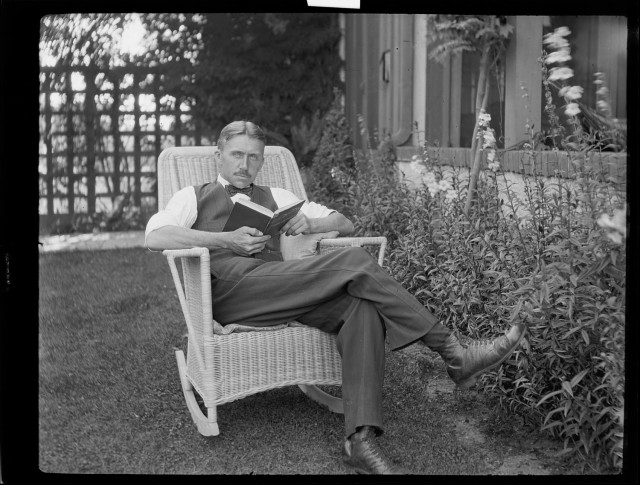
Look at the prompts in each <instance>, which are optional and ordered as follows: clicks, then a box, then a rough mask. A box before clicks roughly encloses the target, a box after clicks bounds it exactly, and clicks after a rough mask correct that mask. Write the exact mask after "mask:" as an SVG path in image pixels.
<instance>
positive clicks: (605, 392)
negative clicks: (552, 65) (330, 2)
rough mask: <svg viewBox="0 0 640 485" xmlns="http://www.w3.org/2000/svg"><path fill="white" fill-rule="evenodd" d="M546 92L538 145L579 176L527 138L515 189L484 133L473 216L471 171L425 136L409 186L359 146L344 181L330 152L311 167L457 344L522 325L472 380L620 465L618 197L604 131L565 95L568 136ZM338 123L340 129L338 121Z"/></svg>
mask: <svg viewBox="0 0 640 485" xmlns="http://www.w3.org/2000/svg"><path fill="white" fill-rule="evenodd" d="M565 72H566V71H565ZM545 75H546V76H547V77H551V76H552V75H553V69H551V70H550V71H545ZM565 80H566V79H565ZM545 88H546V89H547V90H548V89H551V86H550V83H546V84H545ZM564 92H565V93H569V94H571V93H573V94H574V95H575V93H576V92H579V90H575V89H574V90H569V89H567V90H564ZM551 99H552V98H551V96H548V97H547V107H546V111H547V113H548V114H549V115H550V118H552V119H551V122H552V123H551V124H552V130H551V132H550V134H549V140H547V142H548V143H549V145H550V146H552V147H553V148H552V149H554V150H558V151H559V150H563V151H565V152H566V154H567V156H568V157H569V159H570V161H571V165H572V168H573V172H574V173H575V177H573V178H571V179H569V178H563V174H560V173H556V175H557V176H556V177H553V178H547V177H544V176H542V167H540V165H541V164H540V162H539V160H538V153H537V152H536V151H534V150H533V149H532V147H533V146H534V140H533V139H531V140H529V143H525V144H524V146H525V150H528V151H526V152H525V153H524V155H523V157H522V160H521V168H522V170H521V175H522V179H523V182H522V185H523V191H521V193H517V192H516V191H515V190H513V187H512V186H510V184H509V182H508V179H507V177H506V176H505V174H504V173H503V172H502V171H501V168H500V166H501V165H500V161H501V154H500V153H498V152H497V151H495V146H491V143H488V144H487V143H483V145H482V146H483V150H485V151H492V152H493V157H492V158H491V160H490V163H489V165H488V170H483V171H482V172H481V174H480V177H479V180H478V186H477V194H476V198H475V201H474V204H473V206H472V208H471V211H470V212H469V213H465V210H464V205H465V204H464V202H465V198H466V192H467V183H468V178H467V177H468V175H466V171H463V170H462V169H456V168H453V169H452V168H450V167H448V165H449V164H447V161H446V160H440V158H439V155H438V154H437V153H436V155H435V156H433V155H432V157H431V158H430V157H429V156H428V155H427V150H426V146H425V150H424V153H423V155H422V156H420V157H414V161H413V164H414V168H415V169H417V170H419V171H422V176H423V183H422V184H421V185H420V186H419V187H417V188H415V189H410V188H409V187H408V185H407V184H406V183H404V181H403V179H402V177H401V176H400V177H399V176H398V174H397V173H395V172H394V169H393V168H392V167H390V166H389V165H385V164H384V162H383V161H382V160H381V159H380V158H379V157H376V156H375V154H374V152H372V151H371V150H369V148H368V147H364V149H363V150H362V151H360V152H353V153H354V160H355V165H356V167H357V170H355V171H353V172H348V173H349V176H348V177H344V178H336V177H331V168H332V167H336V166H337V167H340V168H341V169H342V166H341V165H339V164H340V163H341V159H340V158H339V155H338V154H336V153H334V154H332V155H333V157H334V158H322V159H318V160H316V161H314V163H316V162H318V163H319V165H318V167H319V166H321V165H320V164H322V163H325V164H326V165H325V168H323V169H322V173H324V176H325V177H327V180H329V181H330V182H331V184H333V185H329V184H326V185H324V186H323V189H326V192H325V195H327V196H328V198H325V199H324V201H325V202H326V203H328V204H333V200H332V199H331V198H330V197H331V195H332V194H339V196H340V205H341V206H342V207H346V208H347V209H348V210H347V211H346V212H347V213H349V214H350V215H351V217H352V219H353V220H354V223H355V226H356V231H357V234H358V235H365V236H369V235H385V236H387V237H388V238H389V240H390V244H389V251H388V253H387V254H388V257H387V267H388V270H389V271H390V272H391V273H392V275H393V276H394V277H395V278H396V279H397V280H398V281H399V282H400V283H401V284H403V286H404V287H405V288H407V289H408V290H409V291H410V292H411V293H413V294H414V295H415V296H416V298H418V299H419V300H420V301H421V302H422V303H423V304H424V305H425V306H426V307H427V308H429V309H430V310H431V311H432V312H433V313H434V314H435V315H436V316H437V317H438V318H439V319H440V321H441V322H443V324H445V325H447V326H449V327H450V328H452V329H453V330H454V331H455V332H456V333H457V334H458V335H459V336H460V338H461V339H462V340H463V341H464V340H465V339H467V338H474V339H482V338H494V337H495V336H496V335H498V334H500V333H502V332H503V331H506V330H507V329H508V328H509V326H510V325H511V324H512V323H513V322H515V321H522V322H524V323H525V324H526V325H527V327H528V332H527V335H526V337H525V339H524V340H523V344H522V345H521V346H520V348H519V349H518V350H516V351H515V352H514V354H513V355H512V356H511V357H510V358H509V359H508V360H507V362H506V363H505V365H503V366H500V367H499V368H498V369H496V370H494V371H492V372H489V373H487V374H485V375H484V376H483V377H482V379H481V381H480V384H479V386H480V387H481V388H482V390H483V391H484V392H486V393H488V394H489V395H491V396H493V397H495V398H496V402H497V403H498V404H499V405H501V406H502V407H504V408H505V409H508V410H510V411H511V412H514V413H517V414H519V415H521V416H522V417H524V418H525V420H526V421H527V422H528V423H530V424H531V425H533V426H536V427H538V428H541V429H544V430H547V431H548V432H549V433H550V434H552V435H553V436H554V437H556V438H559V439H561V440H562V441H563V442H564V451H563V453H564V454H566V456H567V457H568V458H569V457H573V458H582V463H583V464H584V466H589V467H591V468H593V469H594V470H596V471H600V472H602V471H614V472H616V471H620V470H621V468H622V439H623V414H624V384H625V378H624V364H625V353H624V342H625V332H624V325H625V296H626V294H625V293H626V292H625V288H626V271H625V268H626V210H627V208H626V207H627V206H626V194H625V192H624V190H623V188H622V187H620V184H619V183H618V182H617V181H616V180H614V179H612V178H611V177H610V176H609V175H608V172H607V170H606V169H605V167H602V166H600V165H599V164H598V162H595V161H594V160H596V159H594V158H593V157H592V156H591V154H592V152H594V151H597V150H600V149H601V147H602V144H595V145H594V140H598V139H602V136H600V135H598V134H597V133H596V134H595V135H594V133H593V132H590V133H585V132H583V131H582V130H581V127H580V124H579V123H578V121H577V120H576V119H575V114H576V111H575V110H576V107H575V106H572V104H575V103H574V101H575V99H571V98H567V97H566V96H565V99H566V100H567V105H566V112H565V113H566V114H567V115H568V116H569V119H570V122H571V123H570V125H569V128H572V130H571V131H570V132H568V133H567V130H566V129H565V127H563V126H560V124H559V118H558V117H557V116H556V117H555V119H554V118H553V116H551V115H552V114H553V115H555V112H556V108H555V106H553V105H552V104H551ZM336 109H338V107H337V106H336ZM332 116H334V117H335V119H339V116H338V115H337V114H336V113H334V114H333V115H332ZM489 122H490V119H489V118H487V123H486V124H485V125H484V126H483V129H482V130H480V132H479V137H482V138H483V140H484V141H485V142H486V141H487V140H489V141H491V140H492V139H493V140H495V138H494V137H493V135H492V132H491V131H490V127H489ZM340 127H341V133H342V132H344V131H343V130H345V128H344V125H343V123H342V121H341V122H340ZM321 145H322V143H321ZM327 149H328V148H327V146H326V145H325V148H324V150H325V153H329V152H328V151H326V150H327ZM329 160H330V161H329ZM525 165H527V166H529V167H531V168H532V170H533V171H532V173H530V174H529V172H526V173H525V170H524V169H525ZM327 174H328V175H327ZM564 175H566V174H564Z"/></svg>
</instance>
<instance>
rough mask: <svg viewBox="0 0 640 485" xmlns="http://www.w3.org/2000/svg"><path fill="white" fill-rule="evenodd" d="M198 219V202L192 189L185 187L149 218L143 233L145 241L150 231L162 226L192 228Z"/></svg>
mask: <svg viewBox="0 0 640 485" xmlns="http://www.w3.org/2000/svg"><path fill="white" fill-rule="evenodd" d="M197 217H198V201H197V200H196V192H195V190H194V188H193V187H185V188H183V189H180V190H179V191H178V192H176V193H175V194H173V196H172V197H171V199H169V202H168V203H167V207H165V208H164V210H161V211H158V212H157V213H156V214H154V215H153V216H151V218H150V219H149V222H147V228H146V230H145V232H144V235H145V239H146V237H147V236H148V235H149V233H150V232H151V231H155V230H156V229H158V228H160V227H163V226H180V227H186V228H189V227H191V226H193V224H194V222H196V219H197Z"/></svg>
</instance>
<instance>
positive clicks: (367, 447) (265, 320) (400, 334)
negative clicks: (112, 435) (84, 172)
mask: <svg viewBox="0 0 640 485" xmlns="http://www.w3.org/2000/svg"><path fill="white" fill-rule="evenodd" d="M265 144H266V138H265V135H264V133H263V131H262V130H261V128H260V127H259V126H257V125H256V124H254V123H251V122H248V121H235V122H233V123H230V124H229V125H227V126H226V127H225V128H224V129H223V130H222V131H221V133H220V137H219V139H218V149H219V151H218V152H217V153H216V156H218V157H219V158H220V161H221V167H222V168H221V173H220V174H219V175H218V179H217V181H215V182H212V183H209V184H204V185H201V186H197V187H193V186H192V187H186V188H183V189H182V190H180V191H178V192H177V193H176V194H175V195H174V196H173V197H172V198H171V200H170V201H169V203H168V204H167V207H166V209H165V210H163V211H160V212H158V213H157V214H156V215H154V216H153V217H152V218H151V219H150V220H149V223H148V225H147V231H146V234H147V236H146V245H147V247H148V248H150V249H154V250H164V249H185V248H192V247H206V248H209V250H210V252H211V272H212V301H213V302H214V315H213V317H214V318H215V319H216V320H217V321H218V322H219V323H221V324H223V325H225V324H231V323H243V324H245V325H253V326H266V325H277V324H281V323H286V322H289V321H292V320H297V321H299V322H301V323H303V324H306V325H310V326H313V327H316V328H319V329H321V330H323V331H325V332H330V333H334V334H337V346H338V351H339V353H340V355H341V356H342V399H343V403H344V416H345V428H346V434H345V436H346V438H345V442H344V446H343V455H344V461H345V463H346V464H347V465H348V466H350V467H351V468H353V469H354V470H355V471H357V472H359V473H370V474H397V473H404V472H403V470H402V469H401V468H400V467H399V466H397V465H395V464H393V463H392V462H391V461H390V460H389V459H388V458H387V457H386V456H385V455H384V453H383V451H382V450H381V448H380V447H379V445H378V444H377V443H376V440H375V437H376V436H378V435H380V434H381V433H382V429H383V425H382V385H383V377H384V360H385V353H384V352H385V337H386V338H387V339H388V341H389V345H390V347H391V348H392V349H393V350H398V349H401V348H403V347H406V346H407V345H410V344H413V343H416V342H422V343H423V344H425V345H427V347H429V348H430V349H432V350H434V351H435V352H437V353H438V354H439V355H440V356H441V357H442V359H443V360H444V362H445V364H446V369H447V372H448V374H449V376H450V377H451V379H452V380H453V381H454V382H455V383H456V384H457V385H458V386H459V387H460V388H466V387H469V386H471V385H473V384H474V383H475V382H476V380H477V379H478V377H479V376H480V375H481V374H482V373H484V372H486V371H488V370H489V369H492V368H495V367H496V366H498V365H500V364H501V363H502V362H503V361H504V360H505V359H506V358H507V357H508V356H509V355H510V354H511V353H512V352H513V351H514V350H515V348H516V347H517V346H518V344H519V342H520V340H521V339H522V337H523V336H524V333H525V329H526V327H525V326H524V325H523V324H516V325H514V326H513V327H512V328H511V329H510V330H509V332H508V333H507V334H506V335H503V336H500V337H498V338H496V339H495V340H493V341H491V342H472V343H471V344H470V345H465V346H463V345H461V344H460V342H459V341H458V339H457V338H456V337H455V336H454V335H453V334H452V332H451V330H449V329H448V328H447V327H445V326H443V325H442V324H440V323H438V322H437V320H436V318H435V317H434V315H433V314H432V313H430V312H429V311H428V310H427V309H425V308H424V307H423V306H422V305H421V304H420V303H419V302H418V300H416V299H415V298H414V297H413V296H412V295H411V294H410V293H409V292H408V291H406V290H405V289H404V288H403V287H402V286H401V285H400V284H399V283H398V282H396V281H395V280H394V279H393V278H392V277H391V276H390V275H388V274H387V273H386V272H385V271H384V270H383V269H382V268H381V267H380V266H379V265H378V264H377V262H376V261H375V259H374V258H373V257H372V256H371V255H370V254H369V253H368V252H367V251H366V250H364V249H362V248H346V249H342V250H339V251H334V252H331V253H329V254H324V255H321V256H315V257H311V258H304V259H296V260H289V261H282V257H281V255H280V253H279V239H280V236H279V235H278V236H275V237H273V238H271V237H270V236H264V235H262V234H261V233H260V232H259V231H258V230H256V229H252V228H250V227H242V228H240V229H237V230H235V231H233V232H222V228H223V226H224V224H225V222H226V220H227V218H228V217H229V214H230V211H231V208H232V203H235V201H236V200H237V198H238V197H248V198H250V199H251V200H252V201H254V202H257V203H258V204H261V205H263V206H265V207H267V208H269V209H271V210H276V209H277V208H278V207H281V206H283V205H287V204H289V203H290V202H292V201H294V200H296V199H297V197H296V196H295V195H293V194H292V193H290V192H288V191H286V190H284V189H277V188H273V189H272V188H269V187H263V186H259V185H255V184H253V181H254V180H255V178H256V176H257V174H258V172H259V170H260V168H261V167H262V164H263V161H264V158H263V153H264V148H265ZM328 231H338V233H339V234H340V235H348V234H350V233H351V232H352V231H353V224H352V223H351V221H349V220H348V219H347V218H346V217H344V216H343V215H342V214H340V213H338V212H336V211H331V210H330V209H328V208H326V207H324V206H322V205H319V204H315V203H313V202H311V203H305V204H304V206H303V207H302V209H301V210H300V211H299V212H298V214H297V215H296V216H295V217H294V218H293V219H291V220H290V221H289V222H288V223H287V224H286V225H285V226H284V227H283V228H282V230H281V234H286V235H288V236H291V235H298V234H311V233H321V232H328ZM293 274H295V277H292V276H291V275H293Z"/></svg>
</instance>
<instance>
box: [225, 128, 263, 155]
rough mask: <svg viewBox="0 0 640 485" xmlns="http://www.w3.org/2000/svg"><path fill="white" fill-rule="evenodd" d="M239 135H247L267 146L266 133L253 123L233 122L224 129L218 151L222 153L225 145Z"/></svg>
mask: <svg viewBox="0 0 640 485" xmlns="http://www.w3.org/2000/svg"><path fill="white" fill-rule="evenodd" d="M239 135H247V136H248V137H249V138H255V139H256V140H260V141H261V142H262V143H264V144H265V145H266V144H267V137H266V135H265V134H264V131H262V128H260V127H259V126H258V125H256V124H255V123H253V122H252V121H232V122H231V123H229V124H228V125H227V126H225V127H224V128H222V131H221V132H220V136H219V137H218V149H219V150H220V151H222V150H224V145H225V143H227V141H229V140H230V139H231V138H233V137H234V136H239Z"/></svg>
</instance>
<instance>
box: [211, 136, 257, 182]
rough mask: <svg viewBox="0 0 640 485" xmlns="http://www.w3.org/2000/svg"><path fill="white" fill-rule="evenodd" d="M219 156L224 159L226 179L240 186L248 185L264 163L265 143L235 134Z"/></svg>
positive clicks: (223, 166)
mask: <svg viewBox="0 0 640 485" xmlns="http://www.w3.org/2000/svg"><path fill="white" fill-rule="evenodd" d="M217 156H218V159H219V160H221V161H222V169H221V173H222V176H223V177H224V179H225V180H227V182H229V183H230V184H231V185H235V186H236V187H238V188H244V187H248V186H249V185H251V183H252V182H253V181H254V180H255V178H256V176H257V175H258V172H259V171H260V169H261V168H262V164H263V163H264V143H262V142H261V141H260V140H257V139H255V138H249V137H248V136H247V135H238V136H234V137H233V138H231V139H229V140H227V142H226V143H225V144H224V148H223V150H222V151H218V152H217Z"/></svg>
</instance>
